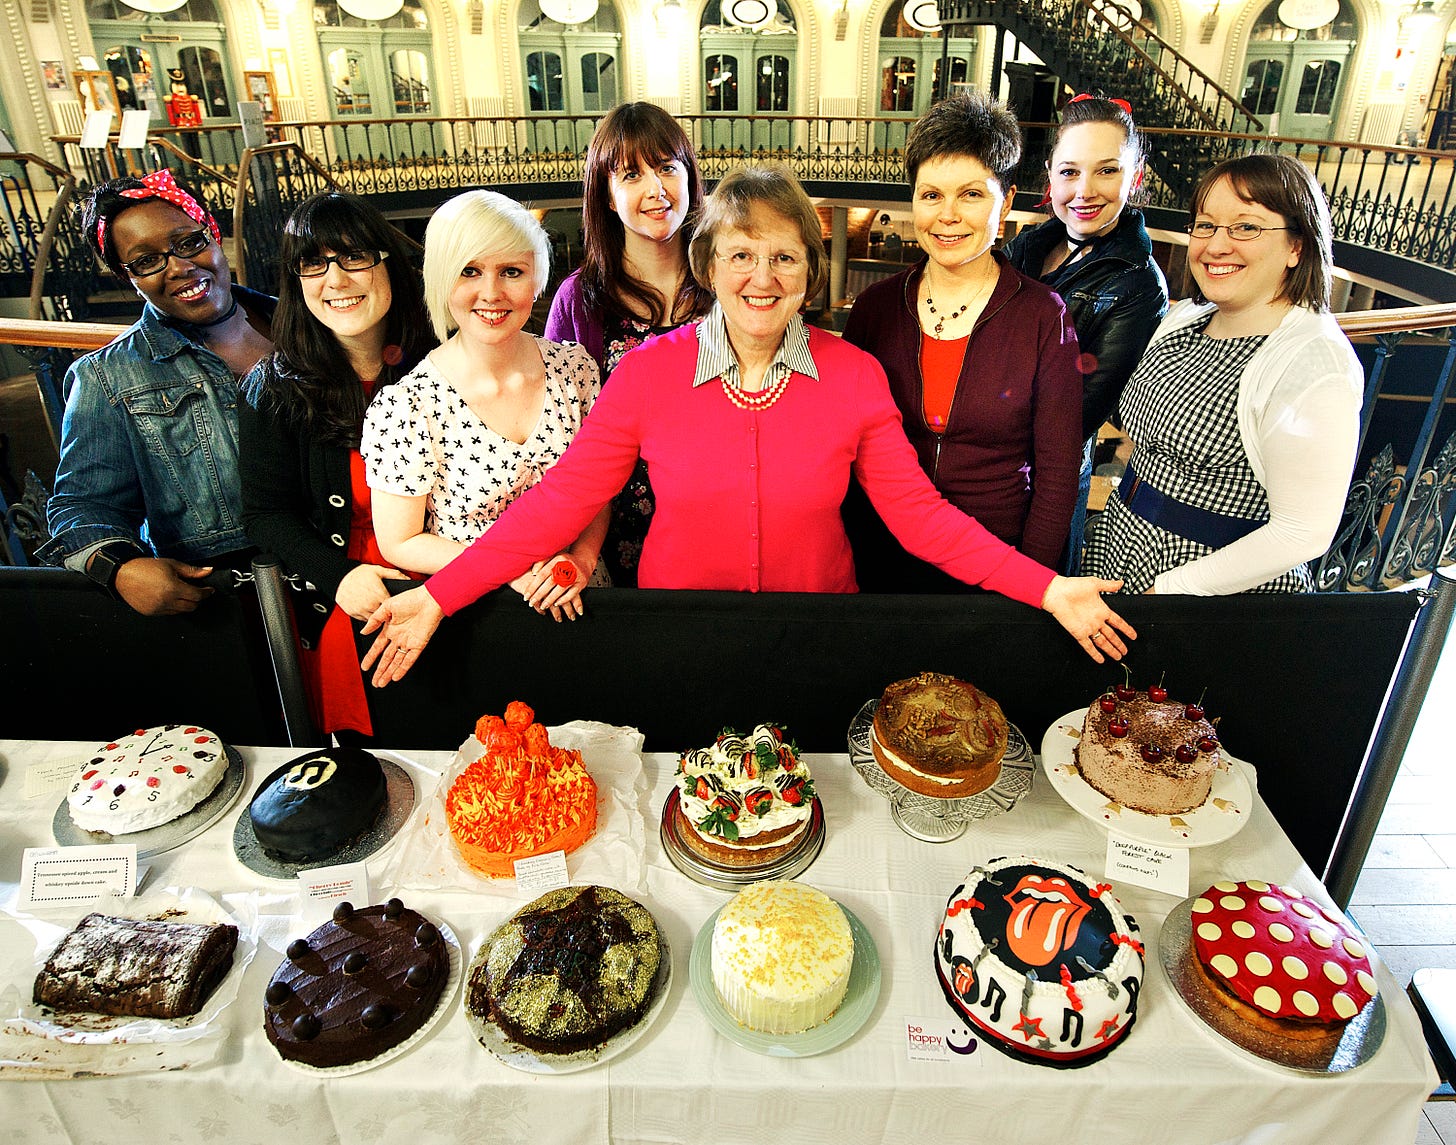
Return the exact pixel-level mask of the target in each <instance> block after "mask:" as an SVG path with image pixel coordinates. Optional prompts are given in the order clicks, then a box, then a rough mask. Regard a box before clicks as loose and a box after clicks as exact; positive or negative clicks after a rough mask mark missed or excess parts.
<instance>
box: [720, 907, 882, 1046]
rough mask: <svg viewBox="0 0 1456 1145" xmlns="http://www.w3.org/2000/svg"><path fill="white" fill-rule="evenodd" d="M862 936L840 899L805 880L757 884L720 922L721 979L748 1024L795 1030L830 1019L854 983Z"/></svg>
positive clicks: (726, 1000) (732, 1009)
mask: <svg viewBox="0 0 1456 1145" xmlns="http://www.w3.org/2000/svg"><path fill="white" fill-rule="evenodd" d="M853 962H854V936H853V935H852V934H851V933H850V929H849V921H848V919H846V918H845V917H844V911H842V910H841V909H840V908H839V904H838V903H836V902H834V900H832V899H831V898H829V897H828V896H827V895H825V894H823V893H822V892H820V891H816V890H815V889H814V888H813V887H808V886H805V885H804V884H803V883H795V882H784V881H778V880H774V881H769V882H763V883H756V884H754V885H753V886H751V887H748V888H746V889H745V890H742V891H739V892H738V894H737V896H735V897H734V899H733V900H732V901H731V902H729V903H728V905H727V906H725V907H724V908H723V910H722V911H721V912H720V913H719V915H718V921H717V922H716V923H715V924H714V926H713V948H712V967H713V986H714V988H715V989H716V990H717V991H718V997H719V998H720V999H721V1000H722V1002H723V1006H724V1008H725V1009H727V1011H728V1012H729V1013H730V1014H732V1015H733V1017H734V1018H735V1019H736V1020H737V1021H738V1023H739V1024H740V1025H743V1026H747V1027H748V1028H749V1029H752V1030H761V1031H762V1032H764V1033H769V1034H794V1033H799V1032H800V1031H802V1030H808V1029H812V1028H813V1027H814V1026H817V1025H819V1024H820V1023H821V1022H824V1021H827V1020H828V1019H829V1018H830V1017H831V1016H832V1015H833V1014H834V1011H835V1010H837V1009H838V1008H839V1004H840V1003H841V1002H843V1001H844V995H845V992H846V991H847V990H848V989H849V971H850V967H851V965H852V964H853Z"/></svg>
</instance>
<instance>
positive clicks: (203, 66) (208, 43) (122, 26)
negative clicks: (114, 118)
mask: <svg viewBox="0 0 1456 1145" xmlns="http://www.w3.org/2000/svg"><path fill="white" fill-rule="evenodd" d="M86 18H87V22H88V24H89V25H90V27H91V36H92V39H93V40H94V41H95V42H96V47H97V49H98V51H99V54H100V56H101V66H102V67H103V68H105V69H106V70H107V71H108V72H110V73H111V80H112V84H113V85H114V86H115V88H116V100H117V104H118V110H120V111H131V110H137V109H141V108H147V109H148V110H150V112H151V117H152V122H154V123H157V124H163V123H170V124H173V125H176V126H183V127H186V126H196V125H198V124H200V123H202V122H203V121H205V120H207V119H231V118H234V116H235V109H234V107H233V99H232V95H231V93H230V91H229V90H228V83H227V73H228V68H227V31H226V29H225V28H224V27H223V23H222V17H221V16H220V15H219V13H218V10H217V6H216V5H215V4H214V3H213V0H186V2H185V3H184V4H183V5H182V6H181V7H180V8H175V9H173V10H172V11H170V12H140V11H138V10H137V9H135V8H133V7H131V6H130V5H127V4H123V3H121V0H87V4H86Z"/></svg>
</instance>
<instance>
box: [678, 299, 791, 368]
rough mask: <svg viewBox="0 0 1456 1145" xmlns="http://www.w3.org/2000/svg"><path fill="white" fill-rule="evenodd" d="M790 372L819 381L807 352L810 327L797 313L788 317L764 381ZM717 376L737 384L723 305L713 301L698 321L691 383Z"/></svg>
mask: <svg viewBox="0 0 1456 1145" xmlns="http://www.w3.org/2000/svg"><path fill="white" fill-rule="evenodd" d="M789 371H792V372H793V373H796V374H805V375H807V376H808V377H811V378H813V379H814V380H815V381H816V382H817V381H818V380H819V368H818V367H817V366H815V365H814V358H813V355H811V354H810V353H809V330H808V328H807V327H806V326H805V325H804V320H803V318H801V317H800V316H799V315H797V314H795V315H794V316H793V317H792V318H790V319H789V328H788V329H787V330H785V331H784V337H783V341H781V342H780V343H779V348H778V352H777V353H776V354H774V360H773V362H772V363H771V364H770V365H769V368H768V373H767V374H765V375H764V379H763V384H764V385H765V386H769V385H772V384H773V383H774V382H776V381H777V380H778V379H779V377H780V375H781V374H783V373H786V372H789ZM719 378H727V379H728V384H729V385H737V384H738V381H739V379H738V359H737V358H735V357H734V356H733V348H732V347H731V346H729V345H728V327H727V325H726V324H725V323H724V320H723V307H721V306H720V305H719V304H718V303H716V302H714V303H713V306H712V309H711V310H709V311H708V312H707V313H706V314H705V315H703V317H702V318H701V319H699V320H698V369H697V372H696V373H695V374H694V375H693V385H694V386H695V387H696V386H701V385H702V384H703V383H704V382H716V381H717V380H718V379H719Z"/></svg>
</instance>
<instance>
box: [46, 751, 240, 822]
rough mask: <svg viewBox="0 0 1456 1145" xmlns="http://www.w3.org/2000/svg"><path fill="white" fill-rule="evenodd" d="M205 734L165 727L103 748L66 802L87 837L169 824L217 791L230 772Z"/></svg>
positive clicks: (83, 770) (95, 753)
mask: <svg viewBox="0 0 1456 1145" xmlns="http://www.w3.org/2000/svg"><path fill="white" fill-rule="evenodd" d="M227 765H228V761H227V752H226V751H225V750H224V748H223V745H222V741H221V740H219V739H218V738H217V736H215V735H213V733H212V732H210V731H208V730H207V729H206V728H200V727H196V726H195V725H192V724H166V725H165V726H163V727H157V728H141V729H139V730H138V731H135V732H132V734H131V735H128V736H121V737H120V738H118V739H116V740H113V741H112V742H110V743H105V744H102V745H101V746H100V747H98V748H96V749H95V750H94V751H93V752H91V754H90V756H89V757H88V758H87V760H86V762H85V763H83V764H82V765H81V770H80V775H79V776H78V777H77V779H76V781H75V782H74V783H73V784H72V785H71V790H70V793H69V794H68V795H67V796H66V802H67V804H68V805H69V807H70V814H71V821H72V822H73V823H75V825H76V826H77V827H79V828H80V829H81V830H83V831H104V832H106V833H107V834H109V835H127V834H130V833H132V832H134V831H145V830H147V829H149V828H151V827H159V826H161V825H162V824H163V823H169V822H171V821H172V820H173V819H176V818H178V817H179V816H181V815H185V814H186V813H187V812H188V811H191V810H192V809H193V808H194V807H196V806H197V805H198V804H199V803H201V802H202V801H203V800H204V799H206V798H207V797H208V796H209V795H211V794H212V793H213V791H214V790H216V788H217V786H218V784H219V783H221V782H222V777H223V775H224V774H225V773H226V772H227Z"/></svg>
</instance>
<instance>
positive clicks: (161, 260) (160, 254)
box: [121, 227, 212, 278]
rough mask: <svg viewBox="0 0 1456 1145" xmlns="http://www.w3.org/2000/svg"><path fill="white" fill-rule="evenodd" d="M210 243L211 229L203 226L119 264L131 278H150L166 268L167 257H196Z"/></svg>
mask: <svg viewBox="0 0 1456 1145" xmlns="http://www.w3.org/2000/svg"><path fill="white" fill-rule="evenodd" d="M211 245H212V230H211V229H210V228H208V227H203V228H202V229H201V230H197V231H188V232H187V233H186V234H185V235H178V236H177V237H176V238H175V239H173V240H172V243H171V245H170V246H168V247H167V249H166V250H163V251H155V250H154V251H148V252H147V253H146V254H139V255H137V256H136V258H134V259H132V260H131V261H130V262H124V263H122V264H121V266H122V269H123V270H125V271H126V273H127V274H129V275H131V276H132V277H133V278H150V277H151V276H152V275H154V274H160V273H161V272H162V271H164V270H166V269H167V260H168V259H169V258H196V257H197V256H198V255H200V254H201V253H202V252H203V251H205V250H206V249H207V248H208V247H210V246H211Z"/></svg>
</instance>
